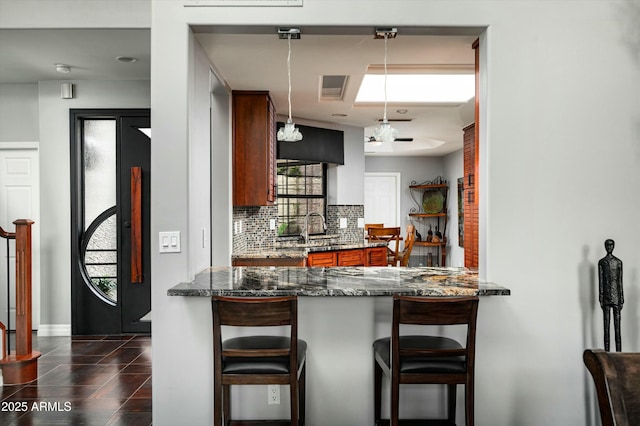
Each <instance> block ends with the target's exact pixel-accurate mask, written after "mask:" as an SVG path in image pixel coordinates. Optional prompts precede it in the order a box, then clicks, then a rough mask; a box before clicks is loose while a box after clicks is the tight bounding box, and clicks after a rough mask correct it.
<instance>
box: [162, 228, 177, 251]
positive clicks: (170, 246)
mask: <svg viewBox="0 0 640 426" xmlns="http://www.w3.org/2000/svg"><path fill="white" fill-rule="evenodd" d="M158 244H159V249H160V253H180V231H171V232H160V233H159V238H158Z"/></svg>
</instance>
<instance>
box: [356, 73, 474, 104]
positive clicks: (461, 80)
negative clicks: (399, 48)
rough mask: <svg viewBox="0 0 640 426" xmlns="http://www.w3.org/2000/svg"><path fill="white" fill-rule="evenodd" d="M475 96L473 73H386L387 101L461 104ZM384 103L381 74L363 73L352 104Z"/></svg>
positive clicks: (382, 77) (382, 76)
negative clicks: (354, 101)
mask: <svg viewBox="0 0 640 426" xmlns="http://www.w3.org/2000/svg"><path fill="white" fill-rule="evenodd" d="M474 95H475V76H474V75H473V74H389V75H388V76H387V101H388V102H389V103H462V102H467V101H468V100H469V99H471V98H473V96H474ZM379 102H384V75H380V74H365V76H364V78H363V79H362V84H361V85H360V89H359V90H358V95H357V96H356V103H379Z"/></svg>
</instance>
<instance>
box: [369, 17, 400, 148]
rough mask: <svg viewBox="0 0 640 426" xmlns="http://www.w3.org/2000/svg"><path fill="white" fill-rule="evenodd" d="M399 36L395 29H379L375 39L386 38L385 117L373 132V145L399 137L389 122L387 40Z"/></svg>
mask: <svg viewBox="0 0 640 426" xmlns="http://www.w3.org/2000/svg"><path fill="white" fill-rule="evenodd" d="M397 34H398V31H397V30H396V29H395V28H378V29H376V34H375V37H374V38H376V39H378V38H384V116H383V117H382V123H380V127H378V128H377V129H374V131H373V137H374V139H375V142H371V143H373V144H375V145H380V144H381V143H382V142H393V141H394V140H395V139H396V136H397V135H398V130H397V129H394V128H393V127H391V124H389V121H387V39H389V38H395V37H396V35H397Z"/></svg>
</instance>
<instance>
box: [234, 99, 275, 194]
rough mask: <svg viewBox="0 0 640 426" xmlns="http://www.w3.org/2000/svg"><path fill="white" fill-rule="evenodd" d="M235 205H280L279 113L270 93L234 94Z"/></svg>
mask: <svg viewBox="0 0 640 426" xmlns="http://www.w3.org/2000/svg"><path fill="white" fill-rule="evenodd" d="M232 99H233V107H232V109H233V205H234V206H271V205H274V204H275V201H276V112H275V108H274V106H273V102H272V101H271V97H270V96H269V92H267V91H238V90H236V91H233V93H232Z"/></svg>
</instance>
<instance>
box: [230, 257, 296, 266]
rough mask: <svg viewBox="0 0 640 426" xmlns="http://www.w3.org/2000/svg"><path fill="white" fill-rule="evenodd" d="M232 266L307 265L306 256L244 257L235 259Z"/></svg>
mask: <svg viewBox="0 0 640 426" xmlns="http://www.w3.org/2000/svg"><path fill="white" fill-rule="evenodd" d="M231 266H305V264H304V258H283V257H272V258H259V259H254V258H244V259H233V260H232V261H231Z"/></svg>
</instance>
